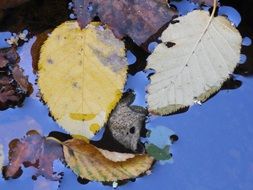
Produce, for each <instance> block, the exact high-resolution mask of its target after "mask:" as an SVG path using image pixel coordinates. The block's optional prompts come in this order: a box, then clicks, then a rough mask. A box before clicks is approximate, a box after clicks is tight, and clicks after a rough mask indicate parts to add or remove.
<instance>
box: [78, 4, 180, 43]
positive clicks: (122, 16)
mask: <svg viewBox="0 0 253 190" xmlns="http://www.w3.org/2000/svg"><path fill="white" fill-rule="evenodd" d="M73 1H74V4H75V13H76V14H77V19H78V22H79V25H80V26H81V28H84V27H85V26H86V25H87V24H88V23H89V22H91V21H92V20H93V19H94V18H95V17H96V16H98V17H99V18H100V20H101V21H102V22H103V23H104V24H107V25H108V26H109V27H110V28H111V29H112V31H113V32H114V34H115V36H116V37H118V38H120V39H121V38H123V37H125V36H129V37H130V38H132V39H133V41H134V42H135V43H136V44H138V45H141V44H143V43H144V42H146V41H147V40H148V39H149V37H151V36H152V35H154V34H155V33H156V32H157V31H158V30H159V29H160V28H161V27H163V26H164V25H165V24H167V23H168V22H169V21H170V20H171V19H172V17H173V16H175V15H176V12H175V11H174V10H172V9H170V8H169V6H168V4H167V0H135V1H129V0H121V1H119V0H73Z"/></svg>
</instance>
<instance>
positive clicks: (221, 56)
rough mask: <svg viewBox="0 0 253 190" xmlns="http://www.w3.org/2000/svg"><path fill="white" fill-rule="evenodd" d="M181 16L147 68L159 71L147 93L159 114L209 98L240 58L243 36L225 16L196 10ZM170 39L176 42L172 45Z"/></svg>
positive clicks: (150, 108) (151, 58) (169, 28)
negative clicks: (216, 15)
mask: <svg viewBox="0 0 253 190" xmlns="http://www.w3.org/2000/svg"><path fill="white" fill-rule="evenodd" d="M213 13H214V12H213ZM177 20H178V23H175V24H171V25H170V26H169V27H168V28H167V29H166V30H165V31H164V32H163V34H162V37H161V40H162V43H161V44H159V45H158V46H157V48H156V49H155V51H154V53H153V54H152V55H151V56H150V57H149V58H148V64H147V68H151V69H154V70H155V72H156V73H155V74H154V75H152V76H151V77H150V78H151V84H150V86H149V87H148V93H149V94H148V97H147V100H148V104H149V110H150V111H151V112H152V113H155V114H161V115H166V114H170V113H173V112H175V111H177V110H179V109H180V108H184V107H187V106H191V105H193V104H194V103H197V102H201V101H205V100H206V99H207V98H208V97H210V96H211V95H212V94H214V93H215V92H217V91H218V90H219V89H220V88H221V85H222V83H223V82H224V81H225V80H226V79H227V78H229V76H230V74H231V73H232V72H233V71H234V69H235V67H236V65H237V63H238V62H239V59H240V49H241V41H242V37H241V35H240V33H239V32H238V30H237V29H236V28H235V27H234V26H232V25H231V23H230V22H229V21H228V20H227V19H226V18H225V17H221V16H218V17H214V18H213V14H212V16H211V17H210V16H209V13H208V12H206V11H193V12H191V13H189V14H188V15H186V16H183V17H179V18H178V19H177ZM186 28H187V31H186V30H185V29H186ZM168 43H170V44H171V43H174V45H173V46H172V47H170V48H168V47H167V44H168Z"/></svg>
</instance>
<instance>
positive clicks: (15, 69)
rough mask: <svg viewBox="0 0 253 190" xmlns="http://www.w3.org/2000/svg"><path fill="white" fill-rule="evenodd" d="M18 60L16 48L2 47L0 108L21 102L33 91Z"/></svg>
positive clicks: (0, 50) (0, 56)
mask: <svg viewBox="0 0 253 190" xmlns="http://www.w3.org/2000/svg"><path fill="white" fill-rule="evenodd" d="M18 62H19V55H18V53H17V52H16V50H15V49H14V48H6V49H0V110H3V109H6V108H8V107H11V106H15V105H19V104H21V102H22V101H23V100H24V98H25V96H27V95H30V94H31V93H32V91H33V88H32V85H31V84H30V83H29V82H28V78H27V77H26V76H24V74H23V70H22V69H21V68H20V67H19V66H18Z"/></svg>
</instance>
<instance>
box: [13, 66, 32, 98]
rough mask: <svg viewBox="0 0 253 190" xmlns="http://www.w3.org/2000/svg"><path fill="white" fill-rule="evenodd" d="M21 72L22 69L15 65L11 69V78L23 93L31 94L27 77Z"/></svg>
mask: <svg viewBox="0 0 253 190" xmlns="http://www.w3.org/2000/svg"><path fill="white" fill-rule="evenodd" d="M23 72H24V70H23V69H21V68H20V67H19V66H17V65H16V66H15V67H14V68H13V70H12V75H13V78H14V80H15V81H16V82H17V84H18V86H19V87H20V88H21V89H22V91H23V92H24V93H28V94H31V93H32V91H33V89H32V86H31V84H30V83H29V82H28V77H27V76H24V74H23Z"/></svg>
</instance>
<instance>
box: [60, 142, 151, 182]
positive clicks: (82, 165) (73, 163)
mask: <svg viewBox="0 0 253 190" xmlns="http://www.w3.org/2000/svg"><path fill="white" fill-rule="evenodd" d="M63 151H64V157H65V161H66V162H67V164H68V165H69V166H70V168H71V169H72V170H73V171H74V172H75V173H76V175H78V176H80V177H82V178H85V179H88V180H94V181H103V182H113V181H118V180H126V179H132V178H136V177H138V176H139V175H141V174H143V173H145V172H146V171H147V170H149V169H150V167H151V166H152V164H153V161H154V160H153V158H152V157H150V156H148V155H146V154H142V155H135V156H134V157H133V158H129V159H127V160H126V161H117V162H114V161H112V160H110V159H108V157H107V158H106V157H105V156H104V155H103V154H102V153H101V152H100V151H99V150H98V149H97V148H96V147H95V146H93V145H91V144H88V143H86V142H85V141H82V140H77V139H72V140H68V141H66V142H64V143H63ZM107 154H109V151H108V152H107ZM112 154H114V153H112ZM118 154H120V153H118ZM121 154H124V153H121ZM110 157H111V156H110Z"/></svg>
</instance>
